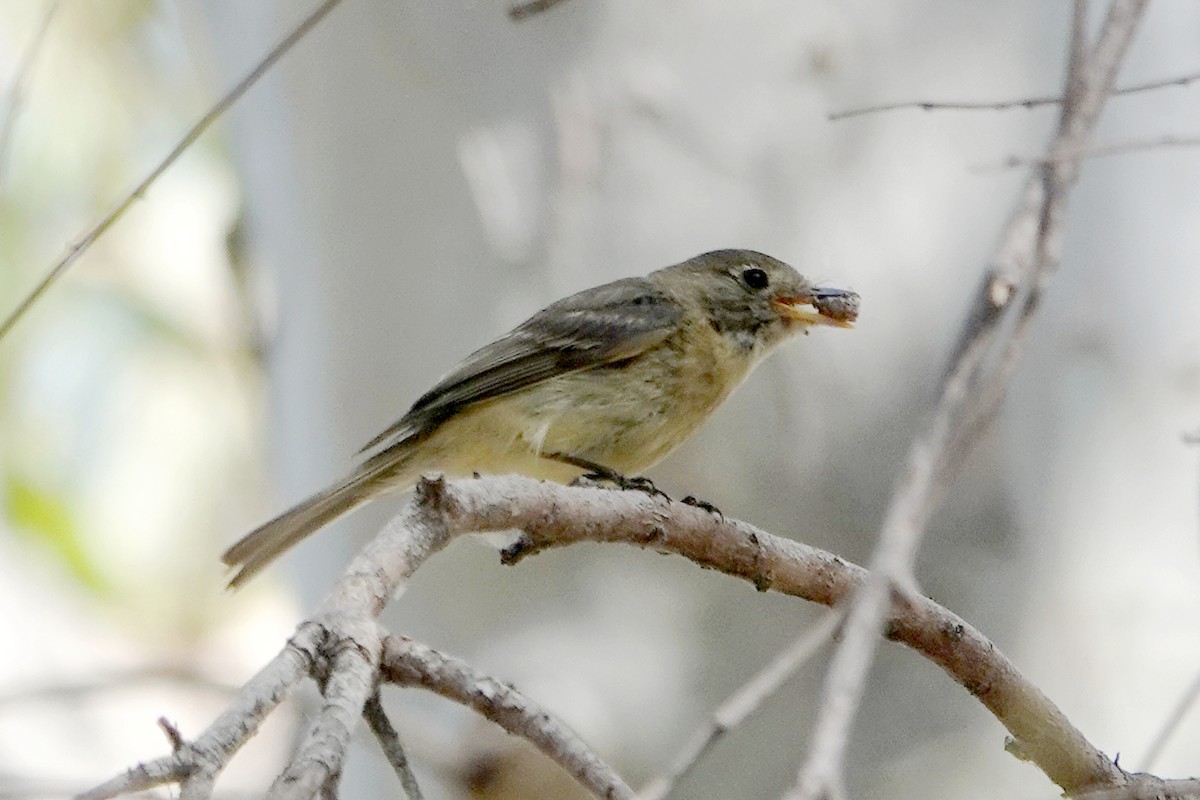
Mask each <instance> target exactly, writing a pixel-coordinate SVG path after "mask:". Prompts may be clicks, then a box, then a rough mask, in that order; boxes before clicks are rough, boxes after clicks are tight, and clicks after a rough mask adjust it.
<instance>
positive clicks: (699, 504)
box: [679, 494, 725, 522]
mask: <svg viewBox="0 0 1200 800" xmlns="http://www.w3.org/2000/svg"><path fill="white" fill-rule="evenodd" d="M679 502H681V503H683V504H684V505H688V506H694V507H695V508H698V509H700V510H701V511H707V512H708V513H710V514H713V515H715V516H718V517H720V518H721V521H722V522H724V521H725V515H724V514H722V513H721V509H719V508H717V507H716V506H714V505H713V504H712V503H710V502H708V501H707V500H700V499H699V498H697V497H696V496H695V495H690V494H689V495H688V496H687V497H685V498H683V499H682V500H680V501H679Z"/></svg>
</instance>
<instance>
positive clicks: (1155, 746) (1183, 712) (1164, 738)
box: [1142, 674, 1200, 772]
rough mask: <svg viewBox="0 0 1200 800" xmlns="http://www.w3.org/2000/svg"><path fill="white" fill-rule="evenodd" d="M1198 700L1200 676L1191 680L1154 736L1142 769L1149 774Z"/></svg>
mask: <svg viewBox="0 0 1200 800" xmlns="http://www.w3.org/2000/svg"><path fill="white" fill-rule="evenodd" d="M1197 698H1200V674H1197V675H1196V677H1195V678H1193V679H1192V683H1191V685H1189V686H1188V688H1187V691H1186V692H1184V693H1183V696H1182V697H1180V698H1179V702H1177V703H1176V704H1175V707H1174V708H1172V709H1171V714H1170V716H1168V717H1167V719H1166V721H1165V722H1164V723H1163V726H1162V728H1160V729H1159V731H1158V733H1156V734H1155V735H1154V741H1152V742H1151V743H1150V747H1149V748H1148V749H1147V751H1146V761H1145V763H1144V764H1142V769H1144V770H1146V771H1147V772H1149V771H1150V770H1152V769H1153V768H1154V764H1155V763H1156V762H1157V761H1158V759H1159V757H1160V756H1162V753H1163V750H1165V749H1166V748H1167V743H1168V742H1170V741H1171V737H1172V736H1174V735H1175V732H1176V731H1178V730H1179V725H1180V723H1181V722H1183V720H1184V717H1186V716H1187V714H1188V712H1189V711H1191V709H1192V706H1194V705H1195V704H1196V699H1197Z"/></svg>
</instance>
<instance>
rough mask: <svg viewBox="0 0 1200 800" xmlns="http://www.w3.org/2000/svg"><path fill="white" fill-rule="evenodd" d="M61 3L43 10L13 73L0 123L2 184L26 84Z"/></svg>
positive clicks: (53, 0) (58, 0)
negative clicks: (51, 21) (2, 119)
mask: <svg viewBox="0 0 1200 800" xmlns="http://www.w3.org/2000/svg"><path fill="white" fill-rule="evenodd" d="M61 4H62V3H61V0H50V2H49V3H48V4H47V5H46V10H45V11H44V12H42V20H41V22H40V23H38V27H37V30H36V31H34V34H33V38H32V39H30V40H29V44H28V45H26V47H25V51H24V52H23V53H21V60H20V61H18V62H17V70H16V72H14V73H13V79H12V84H11V85H10V86H9V89H8V107H7V108H6V109H5V111H4V121H3V122H2V123H0V186H3V185H4V179H5V177H7V176H6V174H5V173H6V171H7V168H8V151H9V148H10V147H11V146H12V133H13V129H14V128H15V127H16V123H17V117H18V116H19V115H20V113H21V105H22V101H24V99H25V86H26V85H27V84H28V82H29V76H30V75H31V74H32V72H33V62H34V61H35V60H36V59H37V56H38V53H40V52H41V50H42V44H43V43H44V42H45V41H46V32H47V31H49V30H50V20H52V19H54V15H55V13H57V12H58V7H59V6H60V5H61Z"/></svg>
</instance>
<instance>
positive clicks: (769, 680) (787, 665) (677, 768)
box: [638, 613, 842, 800]
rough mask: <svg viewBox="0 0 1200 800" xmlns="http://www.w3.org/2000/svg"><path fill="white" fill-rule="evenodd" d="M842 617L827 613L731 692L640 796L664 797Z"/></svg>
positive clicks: (651, 799)
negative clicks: (662, 772) (664, 770)
mask: <svg viewBox="0 0 1200 800" xmlns="http://www.w3.org/2000/svg"><path fill="white" fill-rule="evenodd" d="M841 621H842V615H841V614H836V613H833V614H828V615H826V617H825V619H823V620H822V621H821V622H819V623H818V624H817V625H815V626H814V627H812V628H811V629H809V630H807V631H805V632H804V635H802V636H801V637H800V638H798V639H796V641H795V642H793V643H792V644H791V645H790V646H788V647H787V648H786V649H785V650H783V651H782V652H781V653H779V655H777V656H776V657H775V658H774V659H773V660H772V661H771V663H770V664H768V665H767V666H766V667H764V668H763V670H762V671H761V672H759V673H758V674H757V675H755V676H754V677H753V678H751V679H750V680H749V681H747V682H746V683H745V685H743V686H742V687H741V688H739V689H738V690H737V691H736V692H734V693H733V694H731V695H730V696H729V697H728V698H727V699H726V700H725V702H724V703H722V704H721V705H720V706H719V707H718V708H717V710H716V711H715V712H714V713H713V716H712V720H711V721H710V722H708V723H707V724H706V725H704V726H703V727H701V728H700V730H698V731H696V733H695V734H694V735H693V736H692V738H691V739H690V740H689V741H688V743H687V744H686V745H685V746H684V748H683V750H682V751H681V752H680V753H679V755H678V756H677V757H676V758H675V759H674V761H672V763H671V766H670V768H669V769H668V770H667V772H666V773H665V774H663V775H660V776H659V777H657V778H655V779H654V780H652V781H650V782H649V783H647V784H646V785H645V786H643V787H642V790H641V791H640V792H638V798H639V800H663V798H666V797H667V796H668V795H669V794H670V793H671V792H672V791H673V790H674V789H675V787H676V786H677V785H678V784H679V783H680V781H682V780H683V779H684V778H685V777H687V774H688V773H689V772H690V771H691V770H692V768H693V767H695V766H696V765H697V764H699V763H700V760H701V759H702V758H703V757H704V756H705V755H706V754H707V753H708V752H709V751H710V750H711V749H712V748H713V746H714V745H715V744H716V743H717V742H718V741H720V740H721V739H722V738H723V737H725V736H726V735H728V734H729V733H731V732H732V731H734V730H736V729H737V728H738V727H740V726H741V725H742V723H743V722H745V721H746V720H747V719H748V718H749V717H750V715H751V714H753V713H754V712H755V711H757V710H758V709H760V708H762V706H763V704H764V703H765V702H766V701H767V700H768V699H769V698H770V697H771V696H772V695H774V694H775V693H776V692H777V691H779V689H780V687H782V686H783V684H784V683H786V682H787V681H788V679H789V678H791V677H792V676H793V675H795V674H796V672H797V671H799V669H800V668H801V667H803V666H804V665H805V664H807V663H808V661H809V659H811V658H812V657H813V656H815V655H816V654H817V652H818V651H819V650H820V649H821V648H822V647H824V646H825V644H826V643H827V642H828V641H829V639H830V638H831V637H832V636H833V634H834V632H835V631H836V630H837V627H838V625H840V624H841Z"/></svg>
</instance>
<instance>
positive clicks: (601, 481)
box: [571, 471, 671, 500]
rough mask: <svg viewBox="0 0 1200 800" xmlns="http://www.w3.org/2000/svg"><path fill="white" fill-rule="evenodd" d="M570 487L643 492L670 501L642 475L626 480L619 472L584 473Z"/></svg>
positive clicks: (665, 494)
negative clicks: (610, 488) (608, 487)
mask: <svg viewBox="0 0 1200 800" xmlns="http://www.w3.org/2000/svg"><path fill="white" fill-rule="evenodd" d="M571 485H572V486H587V487H592V488H597V487H601V486H612V487H613V488H615V489H619V490H621V491H635V492H645V493H646V494H648V495H650V496H651V497H662V498H664V499H666V500H670V499H671V497H670V496H669V495H668V494H667V493H666V492H664V491H663V490H662V489H659V488H658V487H657V486H655V485H654V481H652V480H650V479H649V478H647V477H645V476H643V475H635V476H633V477H632V478H627V477H625V476H624V475H622V474H621V473H619V472H607V471H606V472H585V473H584V474H583V475H580V476H579V477H578V478H576V479H575V480H573V481H571Z"/></svg>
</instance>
